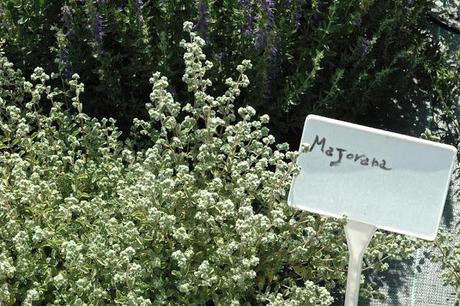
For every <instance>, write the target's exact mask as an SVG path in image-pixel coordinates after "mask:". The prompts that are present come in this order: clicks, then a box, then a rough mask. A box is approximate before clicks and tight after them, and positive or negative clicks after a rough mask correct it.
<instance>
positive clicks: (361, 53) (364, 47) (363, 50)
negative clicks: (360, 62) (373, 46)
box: [358, 37, 369, 58]
mask: <svg viewBox="0 0 460 306" xmlns="http://www.w3.org/2000/svg"><path fill="white" fill-rule="evenodd" d="M368 51H369V40H368V39H367V38H366V37H364V39H363V43H362V45H361V47H359V49H358V54H359V56H360V57H361V58H362V57H364V56H365V55H366V54H367V52H368Z"/></svg>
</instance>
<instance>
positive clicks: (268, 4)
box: [259, 0, 275, 26]
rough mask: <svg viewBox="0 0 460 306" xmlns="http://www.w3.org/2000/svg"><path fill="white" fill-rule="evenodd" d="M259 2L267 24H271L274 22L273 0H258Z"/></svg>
mask: <svg viewBox="0 0 460 306" xmlns="http://www.w3.org/2000/svg"><path fill="white" fill-rule="evenodd" d="M259 3H260V5H261V7H262V9H263V11H264V13H265V15H266V16H267V19H268V24H269V25H270V26H271V25H273V22H274V14H273V11H274V9H275V2H274V1H273V0H259Z"/></svg>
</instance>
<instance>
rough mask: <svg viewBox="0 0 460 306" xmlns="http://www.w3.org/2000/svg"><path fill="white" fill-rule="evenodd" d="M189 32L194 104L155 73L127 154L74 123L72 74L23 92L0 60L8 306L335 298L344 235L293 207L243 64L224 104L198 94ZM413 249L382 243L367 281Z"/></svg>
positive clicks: (89, 122) (102, 128)
mask: <svg viewBox="0 0 460 306" xmlns="http://www.w3.org/2000/svg"><path fill="white" fill-rule="evenodd" d="M184 29H185V31H186V32H188V33H189V36H190V39H189V40H188V41H182V42H181V46H182V47H183V48H185V54H184V55H183V58H184V62H185V73H184V75H183V81H184V83H185V85H186V88H187V90H188V91H189V93H190V96H191V97H192V98H191V99H190V100H187V101H188V102H187V101H184V102H182V103H179V102H177V101H176V100H175V99H174V97H173V95H172V94H171V93H169V92H168V91H167V88H168V81H167V79H166V78H165V77H164V76H161V75H160V73H155V74H153V76H152V77H151V78H150V82H151V83H152V86H153V87H152V91H151V94H150V102H149V103H147V104H146V106H147V111H148V115H149V118H148V119H146V120H141V119H136V120H135V121H134V125H133V129H132V135H131V136H130V137H129V138H128V139H126V140H125V141H124V142H121V141H120V140H119V136H120V132H119V130H118V129H117V128H116V126H115V124H114V120H112V119H110V120H107V119H101V120H98V119H94V118H90V117H89V116H88V115H86V114H85V113H84V112H83V110H84V105H83V104H82V102H81V100H80V98H81V96H82V94H83V93H84V91H85V87H84V85H83V84H82V83H81V82H80V81H79V76H78V75H77V74H74V75H73V76H72V77H71V79H70V81H69V85H70V89H69V91H67V92H63V91H62V90H60V89H57V88H53V87H52V86H50V85H48V82H50V77H49V76H48V75H47V74H45V72H44V70H43V69H42V68H36V69H35V70H34V73H33V74H32V76H31V80H30V81H28V80H26V79H25V78H24V77H22V75H21V73H20V72H19V71H17V70H15V69H14V67H13V65H12V64H11V63H10V62H8V60H7V59H6V58H5V57H4V54H3V53H1V54H0V106H1V107H0V135H1V137H0V171H1V180H0V204H1V205H0V224H1V227H0V301H2V302H3V303H4V304H5V305H13V304H15V303H21V304H23V305H36V304H42V303H43V304H44V303H46V304H49V305H62V304H65V305H103V304H123V305H151V304H155V305H160V304H175V305H194V304H201V305H202V304H206V303H207V304H209V305H239V304H246V305H248V304H251V305H255V304H266V305H287V304H289V305H315V306H318V305H330V304H331V303H332V301H333V296H332V295H333V294H334V295H335V296H340V295H341V294H342V293H341V290H342V289H343V286H344V282H345V274H346V264H347V253H346V245H345V239H344V235H343V232H342V225H343V221H342V220H330V219H326V218H323V217H319V216H316V215H311V214H308V213H305V212H299V211H297V210H294V209H291V208H289V207H288V206H287V203H286V192H287V190H288V187H289V184H290V181H291V177H292V175H294V174H295V173H296V171H297V168H296V166H295V164H294V163H293V160H295V158H296V156H297V153H295V152H291V151H288V145H287V144H276V142H275V138H274V137H273V136H271V135H270V134H269V130H268V128H267V127H266V124H267V122H268V120H269V118H268V116H266V115H264V116H261V117H256V116H255V115H256V113H255V111H254V109H253V108H252V107H250V106H247V107H242V108H239V109H238V110H237V111H235V109H234V102H235V101H236V99H237V97H238V96H239V95H240V94H241V90H242V89H243V88H245V87H247V86H248V84H249V80H248V77H247V76H246V74H245V73H246V71H247V70H248V69H250V68H251V63H250V62H249V61H246V60H245V61H243V62H242V64H240V65H238V66H237V67H236V70H237V75H238V77H237V78H235V79H232V78H227V79H226V80H225V85H226V87H227V90H226V91H225V92H224V94H222V95H219V96H213V95H210V94H208V90H209V89H210V88H211V87H212V86H213V84H212V82H211V80H210V79H209V78H207V75H206V74H207V72H208V71H209V70H210V69H211V68H212V66H213V65H212V63H211V62H210V61H207V60H206V56H205V55H204V53H203V49H202V48H203V47H204V46H205V42H204V40H203V39H202V38H200V37H199V36H197V35H196V34H195V33H194V32H193V31H192V24H191V23H189V22H186V23H184ZM53 78H59V76H58V75H52V76H51V79H53ZM66 101H67V103H69V104H70V105H72V107H73V108H72V112H71V113H69V112H67V111H65V110H64V108H63V105H64V103H66ZM39 102H42V104H45V105H48V106H49V110H48V111H45V110H40V107H39V104H40V103H39ZM139 144H142V145H139ZM416 246H417V245H416V243H415V242H413V241H411V240H410V239H407V238H404V237H401V236H397V235H388V234H383V233H377V234H376V236H375V238H374V239H373V242H372V244H371V246H370V247H369V250H368V253H367V256H366V267H365V270H368V271H372V272H373V273H378V272H379V271H382V270H385V269H386V268H387V265H386V263H385V259H387V258H395V257H396V258H399V257H406V256H409V254H410V253H411V252H412V251H413V250H414V248H415V247H416ZM377 293H378V292H377V291H375V290H374V289H373V288H372V284H367V286H366V287H365V288H363V290H362V294H363V295H364V296H370V295H375V294H377Z"/></svg>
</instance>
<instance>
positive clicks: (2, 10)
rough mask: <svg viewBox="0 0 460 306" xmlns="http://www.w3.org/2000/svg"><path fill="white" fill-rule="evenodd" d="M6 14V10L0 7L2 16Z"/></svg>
mask: <svg viewBox="0 0 460 306" xmlns="http://www.w3.org/2000/svg"><path fill="white" fill-rule="evenodd" d="M4 12H5V10H4V9H3V7H1V6H0V14H3V13H4Z"/></svg>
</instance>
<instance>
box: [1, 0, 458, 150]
mask: <svg viewBox="0 0 460 306" xmlns="http://www.w3.org/2000/svg"><path fill="white" fill-rule="evenodd" d="M432 5H433V4H432V1H429V0H420V1H407V0H396V1H361V0H350V1H349V0H346V1H310V0H267V1H262V0H238V1H237V0H225V1H223V0H212V1H211V0H197V1H191V0H188V1H182V0H166V1H151V0H149V1H144V2H143V1H141V0H129V1H128V0H117V1H95V0H87V1H83V0H67V1H64V2H63V1H57V0H49V1H38V0H35V1H29V0H0V7H2V8H3V10H4V11H3V13H1V14H0V35H1V36H2V37H4V38H5V39H6V41H7V44H6V46H5V52H6V54H7V55H8V57H9V58H10V60H11V61H12V62H13V63H15V64H16V66H17V67H19V68H20V69H21V70H23V71H25V72H26V73H27V74H29V73H31V72H32V71H31V69H33V67H35V66H41V67H44V68H45V71H56V70H58V69H59V70H60V71H61V73H62V80H59V82H54V83H53V84H54V85H55V86H59V87H61V88H64V87H65V83H66V82H67V81H68V80H70V76H71V75H72V73H79V74H80V75H81V76H82V82H84V83H85V84H87V85H88V86H87V91H86V92H85V93H84V94H83V97H84V99H85V101H86V105H87V106H86V111H87V112H88V113H89V114H92V115H96V116H98V117H99V118H100V117H103V116H106V117H108V116H112V117H115V118H116V119H118V122H119V125H120V126H121V127H122V130H123V131H127V130H129V126H130V125H131V120H132V119H133V118H134V117H139V118H144V119H145V118H147V115H146V113H145V109H144V104H145V101H147V100H148V95H149V90H150V89H149V84H148V82H147V80H148V78H149V76H150V75H151V74H152V72H154V71H160V72H162V73H163V74H164V75H166V76H167V77H168V78H169V79H170V83H169V86H170V90H171V91H172V93H173V95H174V97H175V98H176V99H178V100H183V99H187V98H189V96H188V92H187V90H186V88H185V87H184V86H183V84H182V82H181V77H182V71H183V69H184V66H183V63H182V62H181V60H180V59H181V56H180V54H181V50H180V48H178V42H179V41H180V40H181V39H182V38H183V34H182V32H181V30H180V29H181V27H182V23H183V22H184V21H186V20H194V21H195V24H196V30H197V31H198V32H199V33H200V35H201V36H202V37H204V38H205V40H206V41H207V45H206V47H205V48H206V52H207V54H208V55H209V59H210V61H212V62H213V64H214V65H215V67H216V68H217V69H216V70H215V72H210V73H211V74H210V78H211V79H212V80H218V79H219V78H220V77H223V78H227V77H234V76H235V74H234V70H233V69H234V67H235V66H236V65H237V64H238V63H240V62H241V61H242V60H243V59H249V60H251V62H252V64H253V66H254V69H253V70H251V71H248V76H249V77H250V79H251V80H252V86H251V88H250V89H248V91H246V92H245V93H244V94H243V99H242V101H245V103H249V104H250V105H252V106H253V107H255V108H256V109H257V110H258V111H260V112H263V113H268V114H269V115H270V117H271V118H272V121H271V126H272V127H275V129H273V130H274V132H275V133H276V134H277V135H278V136H281V137H282V139H284V140H288V141H289V142H291V143H296V144H297V141H298V138H299V136H300V135H299V134H300V130H301V129H300V126H301V124H302V122H303V120H304V118H305V116H306V115H307V114H308V113H312V112H313V113H316V114H322V115H327V116H330V117H335V118H339V119H345V120H349V121H355V122H359V123H365V124H367V125H372V126H377V127H381V126H384V127H385V128H387V129H393V130H398V129H399V130H400V129H401V126H407V125H408V124H407V123H408V122H410V126H408V127H407V128H405V132H407V133H412V134H419V133H420V132H422V131H423V129H424V124H425V118H426V117H427V112H428V110H427V107H426V101H427V100H429V101H431V102H432V103H434V104H436V103H437V101H438V99H442V96H443V95H445V94H446V93H447V92H448V91H449V88H443V89H442V92H440V93H439V92H436V93H435V94H434V95H431V94H429V92H430V90H431V88H432V87H433V84H434V83H436V82H437V80H438V74H437V71H436V69H437V67H438V65H439V61H440V57H439V51H438V45H437V42H436V39H434V37H433V35H432V34H431V33H430V28H431V24H430V23H429V20H428V18H427V14H428V12H429V11H430V9H431V7H432ZM50 25H53V26H50ZM50 48H51V52H50ZM224 91H225V87H223V86H216V87H214V89H213V93H214V94H221V93H223V92H224ZM439 95H440V96H439ZM236 103H237V104H238V106H242V103H239V102H236Z"/></svg>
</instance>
